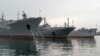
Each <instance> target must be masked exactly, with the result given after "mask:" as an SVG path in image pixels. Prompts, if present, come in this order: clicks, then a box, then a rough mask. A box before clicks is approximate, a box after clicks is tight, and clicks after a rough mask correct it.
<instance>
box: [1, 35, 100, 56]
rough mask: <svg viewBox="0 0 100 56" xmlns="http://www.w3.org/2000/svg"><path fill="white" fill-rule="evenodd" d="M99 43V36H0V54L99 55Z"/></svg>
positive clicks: (42, 55)
mask: <svg viewBox="0 0 100 56" xmlns="http://www.w3.org/2000/svg"><path fill="white" fill-rule="evenodd" d="M99 43H100V36H96V37H94V38H68V39H66V38H65V39H43V38H41V39H38V38H37V39H36V40H35V41H29V40H15V39H2V38H0V56H100V44H99Z"/></svg>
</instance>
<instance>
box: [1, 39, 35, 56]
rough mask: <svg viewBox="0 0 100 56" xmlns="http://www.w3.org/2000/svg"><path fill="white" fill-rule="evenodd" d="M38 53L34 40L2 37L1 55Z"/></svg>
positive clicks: (13, 55) (23, 55)
mask: <svg viewBox="0 0 100 56" xmlns="http://www.w3.org/2000/svg"><path fill="white" fill-rule="evenodd" d="M21 55H22V56H28V55H32V56H33V55H36V45H35V43H34V41H25V40H12V39H0V56H21Z"/></svg>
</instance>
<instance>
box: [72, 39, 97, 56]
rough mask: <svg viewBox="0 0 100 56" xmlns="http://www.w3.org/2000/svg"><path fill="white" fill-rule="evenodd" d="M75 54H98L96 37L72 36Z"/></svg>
mask: <svg viewBox="0 0 100 56" xmlns="http://www.w3.org/2000/svg"><path fill="white" fill-rule="evenodd" d="M71 41H72V45H73V56H84V55H85V56H96V41H95V39H94V38H72V39H71Z"/></svg>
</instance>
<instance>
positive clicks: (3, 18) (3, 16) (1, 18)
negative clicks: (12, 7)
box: [1, 12, 4, 21]
mask: <svg viewBox="0 0 100 56" xmlns="http://www.w3.org/2000/svg"><path fill="white" fill-rule="evenodd" d="M1 20H2V21H4V14H3V12H2V18H1Z"/></svg>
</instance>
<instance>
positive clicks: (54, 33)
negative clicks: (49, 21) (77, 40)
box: [37, 27, 75, 38]
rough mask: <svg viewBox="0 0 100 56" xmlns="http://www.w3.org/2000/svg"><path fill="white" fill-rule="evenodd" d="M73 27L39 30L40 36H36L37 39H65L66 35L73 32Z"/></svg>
mask: <svg viewBox="0 0 100 56" xmlns="http://www.w3.org/2000/svg"><path fill="white" fill-rule="evenodd" d="M74 29H75V28H74V27H52V28H50V29H47V30H40V31H39V32H40V34H39V35H37V36H38V37H41V36H43V37H46V38H49V37H50V38H62V37H67V35H68V34H69V33H70V32H71V31H73V30H74Z"/></svg>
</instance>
